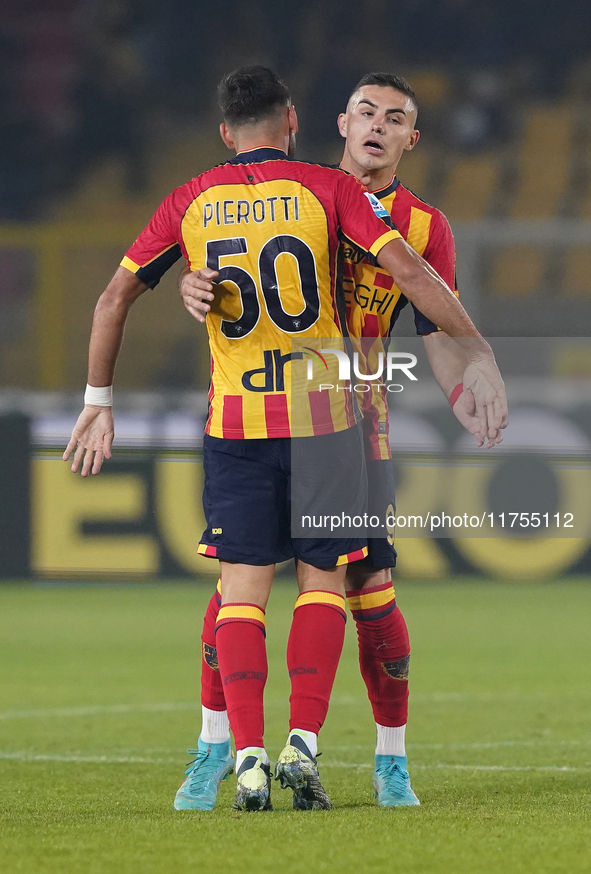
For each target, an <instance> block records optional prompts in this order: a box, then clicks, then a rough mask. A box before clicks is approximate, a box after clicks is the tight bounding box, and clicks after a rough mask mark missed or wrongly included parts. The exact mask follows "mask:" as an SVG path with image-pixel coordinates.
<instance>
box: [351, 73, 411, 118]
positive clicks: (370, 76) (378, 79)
mask: <svg viewBox="0 0 591 874" xmlns="http://www.w3.org/2000/svg"><path fill="white" fill-rule="evenodd" d="M365 85H379V86H380V87H382V88H394V90H395V91H401V92H402V93H403V94H406V96H407V97H410V99H411V100H412V102H413V104H414V107H415V109H416V111H417V112H418V111H419V102H418V100H417V95H416V94H415V92H414V91H413V90H412V88H411V87H410V85H409V84H408V82H407V81H406V79H404V78H403V77H402V76H396V75H395V74H394V73H366V75H365V76H364V77H363V78H362V79H360V80H359V82H358V83H357V85H356V86H355V88H353V90H352V91H351V94H350V98H351V97H352V96H353V95H354V94H355V92H356V91H359V89H360V88H363V87H364V86H365ZM350 98H349V99H350Z"/></svg>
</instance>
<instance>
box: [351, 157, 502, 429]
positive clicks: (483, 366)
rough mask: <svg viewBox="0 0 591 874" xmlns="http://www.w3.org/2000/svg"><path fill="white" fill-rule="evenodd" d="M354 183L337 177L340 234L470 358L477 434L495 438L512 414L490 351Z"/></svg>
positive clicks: (467, 375) (467, 384)
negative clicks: (381, 269) (371, 257)
mask: <svg viewBox="0 0 591 874" xmlns="http://www.w3.org/2000/svg"><path fill="white" fill-rule="evenodd" d="M356 185H357V186H359V182H358V180H355V179H354V177H352V176H347V175H346V174H343V175H342V176H340V177H339V186H338V192H337V212H338V216H339V222H340V226H341V231H342V233H344V235H345V237H347V238H348V239H349V240H350V241H351V242H352V243H353V245H355V246H357V247H358V248H360V249H361V250H365V251H366V252H369V253H370V254H371V255H372V256H373V257H374V258H375V259H376V260H377V262H378V264H379V265H380V267H382V268H383V269H384V270H386V271H387V272H388V273H389V274H390V276H391V277H392V278H393V280H394V282H395V283H396V285H397V286H398V288H399V289H400V291H401V292H402V293H403V294H404V295H405V297H406V298H407V299H408V300H409V301H410V302H411V303H412V304H413V305H414V306H415V307H416V309H418V310H420V312H421V313H422V314H423V315H424V316H426V317H427V319H429V320H430V321H431V322H432V323H433V324H435V325H438V326H439V328H440V329H441V330H443V331H445V332H446V333H447V334H448V335H449V336H450V337H454V338H455V339H456V342H457V343H458V344H459V345H460V346H461V347H462V349H463V350H464V352H465V353H466V355H467V356H468V359H469V364H468V366H467V367H466V370H465V372H464V380H463V382H464V389H465V390H469V391H470V392H471V393H472V396H473V398H474V410H473V412H474V413H475V415H476V416H477V418H478V421H479V434H480V436H481V437H482V439H483V440H485V439H488V440H494V439H495V438H496V437H497V436H498V433H499V430H500V429H501V428H504V427H506V424H507V415H508V414H507V398H506V394H505V384H504V382H503V380H502V378H501V375H500V373H499V369H498V367H497V364H496V361H495V357H494V355H493V351H492V349H491V348H490V346H489V344H488V343H487V342H486V340H485V339H484V338H483V337H482V336H481V335H480V333H479V332H478V330H477V329H476V327H475V325H474V324H473V322H472V320H471V319H470V316H469V315H468V313H467V312H466V310H465V309H464V307H463V306H462V304H461V303H460V302H459V300H458V299H457V297H456V296H455V294H454V293H453V291H452V290H451V289H450V288H449V286H448V285H447V283H446V282H444V280H443V279H442V278H441V276H439V274H438V273H437V271H436V270H434V269H433V268H432V267H431V266H430V265H429V264H428V263H427V262H426V261H425V260H424V259H423V258H421V256H420V255H419V254H418V253H417V252H415V250H414V249H412V248H411V247H410V246H409V245H408V243H407V242H406V241H405V240H404V239H402V237H401V235H400V234H397V233H395V232H394V231H390V232H389V233H387V234H384V233H383V230H384V226H383V224H382V222H381V221H378V219H377V216H380V215H381V212H380V208H381V209H382V210H383V206H382V205H381V204H380V202H379V201H378V200H377V199H376V198H375V197H373V195H371V194H369V192H364V191H363V189H362V188H361V187H356ZM368 201H369V203H368ZM369 204H371V207H372V208H370V209H368V206H369ZM376 222H377V223H376Z"/></svg>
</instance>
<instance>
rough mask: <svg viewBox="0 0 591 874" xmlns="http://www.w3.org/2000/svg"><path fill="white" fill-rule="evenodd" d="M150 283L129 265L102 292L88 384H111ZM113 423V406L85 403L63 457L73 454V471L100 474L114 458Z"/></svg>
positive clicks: (90, 354) (93, 334)
mask: <svg viewBox="0 0 591 874" xmlns="http://www.w3.org/2000/svg"><path fill="white" fill-rule="evenodd" d="M147 288H148V286H147V285H146V284H145V283H144V282H142V281H141V280H140V279H138V278H137V276H135V274H133V273H131V271H129V270H128V269H127V268H126V267H119V268H118V269H117V272H116V273H115V275H114V277H113V279H112V280H111V281H110V283H109V284H108V286H107V287H106V289H105V290H104V292H103V293H102V294H101V296H100V298H99V300H98V303H97V305H96V308H95V311H94V318H93V321H92V332H91V335H90V346H89V352H88V384H89V385H90V386H93V387H96V388H99V387H102V386H111V385H112V384H113V376H114V374H115V364H116V363H117V356H118V355H119V350H120V348H121V342H122V340H123V331H124V329H125V322H126V319H127V314H128V312H129V310H130V307H131V305H132V304H133V303H134V301H136V300H137V298H138V297H139V296H140V295H141V294H143V292H144V291H146V289H147ZM113 435H114V425H113V411H112V407H111V406H99V405H97V404H85V405H84V409H83V410H82V412H81V413H80V415H79V416H78V421H77V422H76V425H75V426H74V430H73V431H72V436H71V437H70V442H69V443H68V445H67V447H66V451H65V452H64V455H63V459H64V461H68V459H69V458H70V456H71V455H72V453H73V454H74V458H73V460H72V471H73V472H74V473H77V472H78V470H80V473H81V474H82V476H88V474H89V473H93V474H97V473H99V471H100V469H101V467H102V464H103V460H104V459H105V458H110V457H111V445H112V443H113Z"/></svg>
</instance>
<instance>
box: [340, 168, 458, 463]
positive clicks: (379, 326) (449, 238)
mask: <svg viewBox="0 0 591 874" xmlns="http://www.w3.org/2000/svg"><path fill="white" fill-rule="evenodd" d="M374 194H375V196H376V197H377V198H379V200H380V202H381V203H382V204H383V206H384V207H385V209H386V210H387V211H388V213H389V215H390V216H391V219H392V223H393V225H394V226H395V227H396V228H397V229H398V230H399V231H400V233H401V234H402V236H403V237H404V239H405V240H406V241H407V243H408V244H409V246H412V248H413V249H414V250H415V252H418V253H419V255H421V256H422V257H423V258H424V259H425V261H427V262H428V263H429V264H430V265H431V267H433V269H434V270H436V271H437V273H439V275H440V276H441V278H442V279H443V280H444V281H445V282H446V283H447V284H448V285H449V287H450V288H451V289H452V290H453V291H454V292H455V293H456V294H457V287H456V275H455V273H456V252H455V244H454V238H453V234H452V232H451V228H450V226H449V222H448V221H447V219H446V217H445V216H444V215H443V213H442V212H440V211H439V210H438V209H435V207H433V206H430V205H429V204H428V203H425V201H424V200H421V198H420V197H417V195H416V194H414V193H413V192H412V191H410V190H409V189H408V188H405V186H404V185H402V184H401V183H400V182H399V181H398V179H397V178H396V177H394V179H393V180H392V182H391V183H390V185H388V186H387V187H386V188H383V189H382V190H380V191H375V192H374ZM344 254H345V266H344V277H343V282H344V287H345V297H346V301H347V327H348V330H349V333H350V335H351V336H352V337H362V338H372V337H373V338H377V337H384V338H387V337H388V336H389V335H390V332H391V331H392V328H393V327H394V324H395V322H396V320H397V318H398V316H399V315H400V312H401V311H402V309H403V308H404V307H405V306H406V305H407V303H408V300H407V299H406V297H404V295H403V294H402V292H401V291H400V289H399V288H398V287H397V286H396V285H395V284H394V281H393V279H392V277H391V276H390V275H389V274H388V273H386V272H385V271H384V270H382V269H381V268H380V267H379V265H377V264H376V263H375V262H374V263H372V262H371V261H370V260H369V259H367V258H366V257H365V256H363V255H361V254H360V253H359V252H358V251H356V250H355V249H354V248H353V247H352V246H348V245H347V244H345V245H344ZM413 310H414V319H415V327H416V331H417V334H422V335H424V334H431V333H433V332H434V331H437V326H436V325H434V324H433V322H431V321H430V320H429V319H427V318H425V316H423V314H422V313H420V312H419V311H418V310H417V309H416V308H415V307H414V306H413ZM383 348H384V346H383V344H382V343H380V342H377V343H375V344H371V343H369V346H368V343H367V341H366V342H365V343H363V344H362V351H364V352H365V355H366V358H367V360H366V366H367V369H366V370H365V373H373V372H375V370H376V367H375V366H374V364H375V360H376V358H377V353H378V352H379V351H381V350H383ZM368 350H369V351H368ZM362 408H363V428H364V432H365V436H366V442H367V444H368V450H369V453H370V457H373V458H378V459H380V458H390V457H391V454H390V442H389V434H388V405H387V401H386V394H385V391H384V389H383V388H380V387H379V385H377V384H375V383H372V390H371V392H365V393H364V394H363V395H362Z"/></svg>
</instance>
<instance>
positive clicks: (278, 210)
mask: <svg viewBox="0 0 591 874" xmlns="http://www.w3.org/2000/svg"><path fill="white" fill-rule="evenodd" d="M299 220H300V199H299V197H298V196H297V195H295V196H279V195H278V196H276V197H265V198H258V199H257V200H253V201H251V200H216V201H213V202H212V201H208V202H206V203H204V204H203V227H204V228H207V226H208V225H211V224H215V225H216V226H217V227H220V226H222V225H240V224H245V225H247V224H249V223H250V222H251V221H253V222H255V223H256V224H261V223H262V222H292V221H294V222H299Z"/></svg>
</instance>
